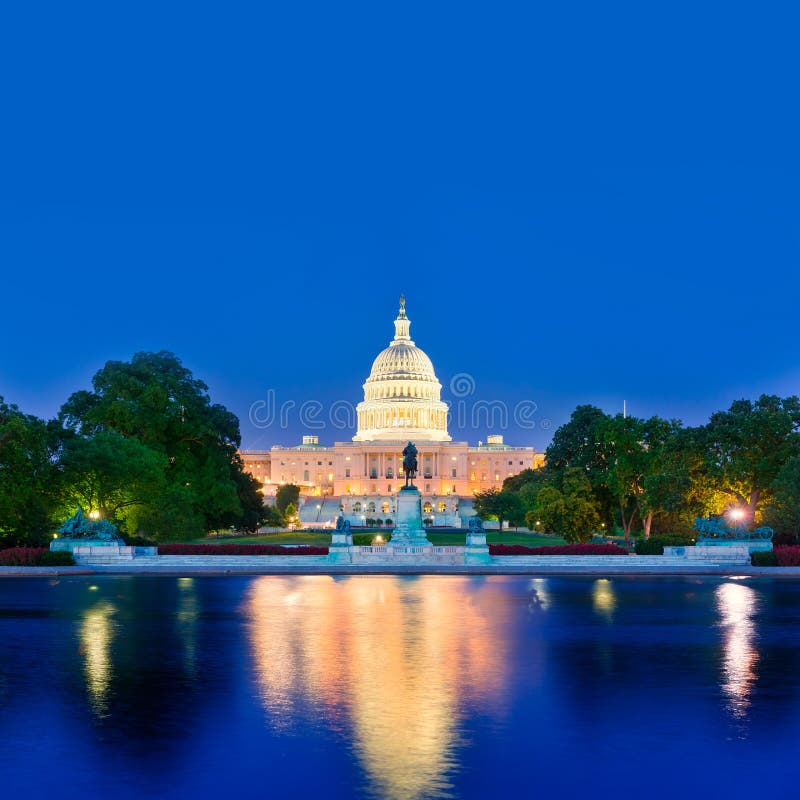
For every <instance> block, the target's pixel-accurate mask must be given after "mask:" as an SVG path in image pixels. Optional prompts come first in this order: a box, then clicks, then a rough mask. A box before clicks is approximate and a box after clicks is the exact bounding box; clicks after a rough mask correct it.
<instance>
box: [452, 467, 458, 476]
mask: <svg viewBox="0 0 800 800" xmlns="http://www.w3.org/2000/svg"><path fill="white" fill-rule="evenodd" d="M452 473H453V474H452V476H451V477H453V478H455V477H456V474H457V470H456V468H455V467H453V469H452Z"/></svg>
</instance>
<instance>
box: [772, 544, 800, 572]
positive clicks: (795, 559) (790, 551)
mask: <svg viewBox="0 0 800 800" xmlns="http://www.w3.org/2000/svg"><path fill="white" fill-rule="evenodd" d="M772 552H773V553H775V560H776V561H777V562H778V566H779V567H800V545H796V544H795V545H779V546H778V547H775V548H773V550H772Z"/></svg>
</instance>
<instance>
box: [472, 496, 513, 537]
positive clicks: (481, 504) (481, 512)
mask: <svg viewBox="0 0 800 800" xmlns="http://www.w3.org/2000/svg"><path fill="white" fill-rule="evenodd" d="M473 503H474V507H475V513H476V514H477V515H478V516H479V517H480V518H481V519H484V520H485V519H489V518H490V517H497V521H498V524H499V526H500V529H501V530H502V528H503V522H504V521H505V520H509V521H511V522H514V523H516V524H519V523H520V522H521V520H522V517H523V514H524V512H523V509H522V503H521V501H520V498H519V495H517V494H516V493H514V492H510V491H506V490H505V489H504V490H500V489H494V488H493V489H487V490H486V491H483V492H476V493H475V497H474V500H473Z"/></svg>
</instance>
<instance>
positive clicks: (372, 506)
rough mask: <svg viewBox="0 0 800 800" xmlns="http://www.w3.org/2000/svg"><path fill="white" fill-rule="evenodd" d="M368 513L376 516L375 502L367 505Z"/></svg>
mask: <svg viewBox="0 0 800 800" xmlns="http://www.w3.org/2000/svg"><path fill="white" fill-rule="evenodd" d="M367 513H369V514H374V513H375V503H374V502H373V501H370V502H369V503H367Z"/></svg>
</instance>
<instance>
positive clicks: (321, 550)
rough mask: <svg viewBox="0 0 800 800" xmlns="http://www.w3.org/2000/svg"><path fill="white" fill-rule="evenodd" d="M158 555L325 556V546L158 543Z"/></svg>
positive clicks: (326, 550)
mask: <svg viewBox="0 0 800 800" xmlns="http://www.w3.org/2000/svg"><path fill="white" fill-rule="evenodd" d="M158 554H159V555H160V556H326V555H328V548H327V547H311V546H310V545H303V546H302V547H283V546H281V545H279V544H160V545H159V546H158Z"/></svg>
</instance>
